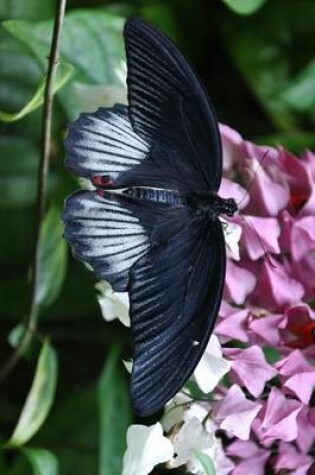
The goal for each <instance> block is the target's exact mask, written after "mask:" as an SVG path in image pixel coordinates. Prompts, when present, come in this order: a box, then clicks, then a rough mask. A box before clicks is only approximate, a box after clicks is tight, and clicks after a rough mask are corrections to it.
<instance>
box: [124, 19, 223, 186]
mask: <svg viewBox="0 0 315 475" xmlns="http://www.w3.org/2000/svg"><path fill="white" fill-rule="evenodd" d="M124 36H125V42H126V53H127V70H128V75H127V84H128V100H129V105H130V116H131V121H132V125H133V127H134V130H136V131H137V132H138V133H139V135H141V136H143V137H144V138H146V140H148V141H153V142H154V143H155V144H156V143H159V142H165V143H168V144H169V146H170V147H171V148H172V149H175V150H177V151H178V152H180V153H178V154H177V155H175V156H174V157H173V158H172V157H168V160H169V165H170V166H172V165H173V166H177V167H178V169H179V171H180V168H181V167H186V166H187V168H188V169H189V168H190V172H191V175H192V176H193V177H195V175H197V178H196V180H198V185H199V189H200V188H201V189H205V190H206V191H209V190H212V191H217V190H218V188H219V186H220V183H221V174H222V156H221V141H220V134H219V129H218V125H217V119H216V116H215V112H214V110H213V107H212V105H211V103H210V100H209V98H208V95H207V93H206V92H205V90H204V88H203V86H202V85H201V83H200V81H199V79H198V78H197V76H196V74H195V72H194V71H193V70H192V68H191V67H190V66H189V64H188V62H187V61H186V59H185V58H184V57H183V55H182V54H181V53H180V51H179V50H178V48H177V47H176V46H175V45H174V43H173V42H172V41H171V40H170V39H169V38H167V37H166V36H165V35H163V34H162V33H161V32H159V31H158V30H156V29H155V28H154V27H152V26H151V25H149V24H147V23H145V22H144V21H143V20H140V19H138V18H133V19H131V20H129V21H127V23H126V26H125V31H124ZM172 160H174V162H177V163H173V164H172ZM163 165H164V166H165V167H167V162H164V164H163ZM171 171H172V170H171V169H170V172H171ZM167 173H168V170H167V169H166V176H165V177H163V178H164V179H166V180H169V179H170V173H168V176H167ZM181 178H183V180H181ZM189 180H190V176H189V174H188V173H187V170H186V169H185V174H184V176H183V177H180V178H179V179H178V181H179V182H181V181H183V183H179V186H180V185H182V186H183V187H184V189H187V182H189Z"/></svg>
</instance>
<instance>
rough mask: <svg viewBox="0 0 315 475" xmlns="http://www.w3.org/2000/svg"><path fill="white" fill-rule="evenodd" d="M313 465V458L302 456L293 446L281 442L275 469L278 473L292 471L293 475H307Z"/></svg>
mask: <svg viewBox="0 0 315 475" xmlns="http://www.w3.org/2000/svg"><path fill="white" fill-rule="evenodd" d="M312 463H313V458H312V457H311V456H309V455H304V454H301V453H300V452H299V451H298V450H297V449H296V448H295V447H294V446H293V445H291V444H286V443H284V442H281V443H280V444H279V448H278V455H277V457H276V460H275V464H274V467H275V470H276V472H279V471H281V470H285V471H287V470H290V471H291V470H292V472H291V473H292V475H293V474H294V475H306V474H307V473H308V469H309V468H310V466H311V465H312Z"/></svg>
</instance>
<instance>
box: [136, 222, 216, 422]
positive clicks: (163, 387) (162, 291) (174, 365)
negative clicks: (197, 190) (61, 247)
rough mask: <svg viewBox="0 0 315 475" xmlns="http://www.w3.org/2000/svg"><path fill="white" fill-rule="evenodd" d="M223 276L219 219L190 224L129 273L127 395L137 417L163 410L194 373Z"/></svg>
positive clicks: (207, 336) (214, 317) (210, 326)
mask: <svg viewBox="0 0 315 475" xmlns="http://www.w3.org/2000/svg"><path fill="white" fill-rule="evenodd" d="M224 275H225V245H224V238H223V233H222V228H221V224H220V222H219V221H218V220H217V221H215V222H211V223H206V222H204V221H197V220H191V221H190V222H188V223H187V224H186V226H185V227H184V228H182V229H181V230H180V231H179V232H178V233H177V234H176V235H175V236H173V237H172V238H171V239H170V240H169V241H168V242H167V243H166V244H164V245H160V246H158V247H157V248H154V249H152V250H150V251H149V252H148V253H147V254H146V255H145V256H143V257H142V258H141V259H139V260H138V261H137V262H136V263H135V264H134V265H133V267H132V268H131V272H130V283H129V287H128V290H129V294H130V305H131V308H130V312H131V323H132V336H133V358H134V362H133V370H132V380H131V394H132V399H133V405H134V407H135V409H136V411H137V413H138V414H140V415H143V416H145V415H149V414H152V413H153V412H155V411H156V410H158V409H160V408H161V407H163V405H164V404H165V403H166V402H167V401H168V400H169V399H170V398H171V397H172V396H173V395H174V394H175V393H176V392H177V391H178V390H179V389H180V388H181V387H182V386H183V384H184V383H185V381H186V380H187V379H188V378H189V376H190V375H191V373H192V372H193V370H194V368H195V366H196V365H197V363H198V361H199V359H200V357H201V355H202V353H203V351H204V349H205V346H206V344H207V342H208V340H209V336H210V333H211V331H212V329H213V326H214V322H215V319H216V316H217V312H218V310H219V305H220V302H221V294H222V289H223V284H224Z"/></svg>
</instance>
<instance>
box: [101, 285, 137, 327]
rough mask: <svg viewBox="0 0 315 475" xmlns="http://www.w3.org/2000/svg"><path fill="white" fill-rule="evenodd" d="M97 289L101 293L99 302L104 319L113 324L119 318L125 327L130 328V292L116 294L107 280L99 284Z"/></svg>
mask: <svg viewBox="0 0 315 475" xmlns="http://www.w3.org/2000/svg"><path fill="white" fill-rule="evenodd" d="M95 288H96V289H97V290H99V291H100V292H101V293H100V295H98V297H97V300H98V303H99V304H100V307H101V312H102V315H103V317H104V319H105V320H106V321H108V322H111V321H112V320H115V318H118V320H120V321H121V323H122V324H123V325H125V326H126V327H130V317H129V297H128V292H114V291H113V289H112V287H111V285H110V284H109V283H108V282H106V281H105V280H102V281H100V282H98V283H97V284H96V286H95Z"/></svg>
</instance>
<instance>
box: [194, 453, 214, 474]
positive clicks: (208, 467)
mask: <svg viewBox="0 0 315 475" xmlns="http://www.w3.org/2000/svg"><path fill="white" fill-rule="evenodd" d="M194 455H195V457H196V459H197V460H198V461H199V463H200V464H201V466H202V468H203V469H204V470H205V472H206V474H207V475H215V473H216V472H215V466H214V463H213V460H212V459H211V458H210V457H209V456H208V455H206V454H204V453H203V452H200V451H199V450H194Z"/></svg>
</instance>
